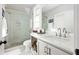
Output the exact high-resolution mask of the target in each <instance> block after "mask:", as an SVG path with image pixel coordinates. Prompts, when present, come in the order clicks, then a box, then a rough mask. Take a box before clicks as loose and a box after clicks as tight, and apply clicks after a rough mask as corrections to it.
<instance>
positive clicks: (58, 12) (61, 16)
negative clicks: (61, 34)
mask: <svg viewBox="0 0 79 59" xmlns="http://www.w3.org/2000/svg"><path fill="white" fill-rule="evenodd" d="M45 15H46V16H47V17H48V19H50V18H54V20H55V22H54V27H55V28H59V27H60V28H64V27H65V28H66V29H67V30H68V31H69V32H74V5H68V4H67V5H59V6H58V7H56V8H54V9H51V10H50V11H48V12H47V13H46V14H45Z"/></svg>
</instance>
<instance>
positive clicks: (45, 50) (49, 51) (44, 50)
mask: <svg viewBox="0 0 79 59" xmlns="http://www.w3.org/2000/svg"><path fill="white" fill-rule="evenodd" d="M38 52H39V55H69V54H68V53H66V52H64V51H62V50H60V49H58V48H56V47H54V46H52V45H50V44H48V43H46V42H43V41H41V40H38Z"/></svg>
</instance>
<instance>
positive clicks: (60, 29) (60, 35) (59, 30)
mask: <svg viewBox="0 0 79 59" xmlns="http://www.w3.org/2000/svg"><path fill="white" fill-rule="evenodd" d="M58 30H59V31H60V32H59V37H61V28H58Z"/></svg>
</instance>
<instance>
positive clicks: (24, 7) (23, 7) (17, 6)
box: [6, 4, 58, 12]
mask: <svg viewBox="0 0 79 59" xmlns="http://www.w3.org/2000/svg"><path fill="white" fill-rule="evenodd" d="M34 6H35V4H7V5H6V8H11V9H15V10H20V11H29V10H31V9H32V8H33V7H34ZM41 6H42V7H43V12H47V11H49V10H50V9H53V8H55V7H56V6H58V4H41Z"/></svg>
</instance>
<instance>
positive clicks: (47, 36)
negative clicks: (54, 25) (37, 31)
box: [42, 34, 71, 40]
mask: <svg viewBox="0 0 79 59" xmlns="http://www.w3.org/2000/svg"><path fill="white" fill-rule="evenodd" d="M42 36H43V37H46V38H55V39H65V40H68V39H70V38H71V37H70V36H67V37H59V36H56V35H52V34H43V35H42Z"/></svg>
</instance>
